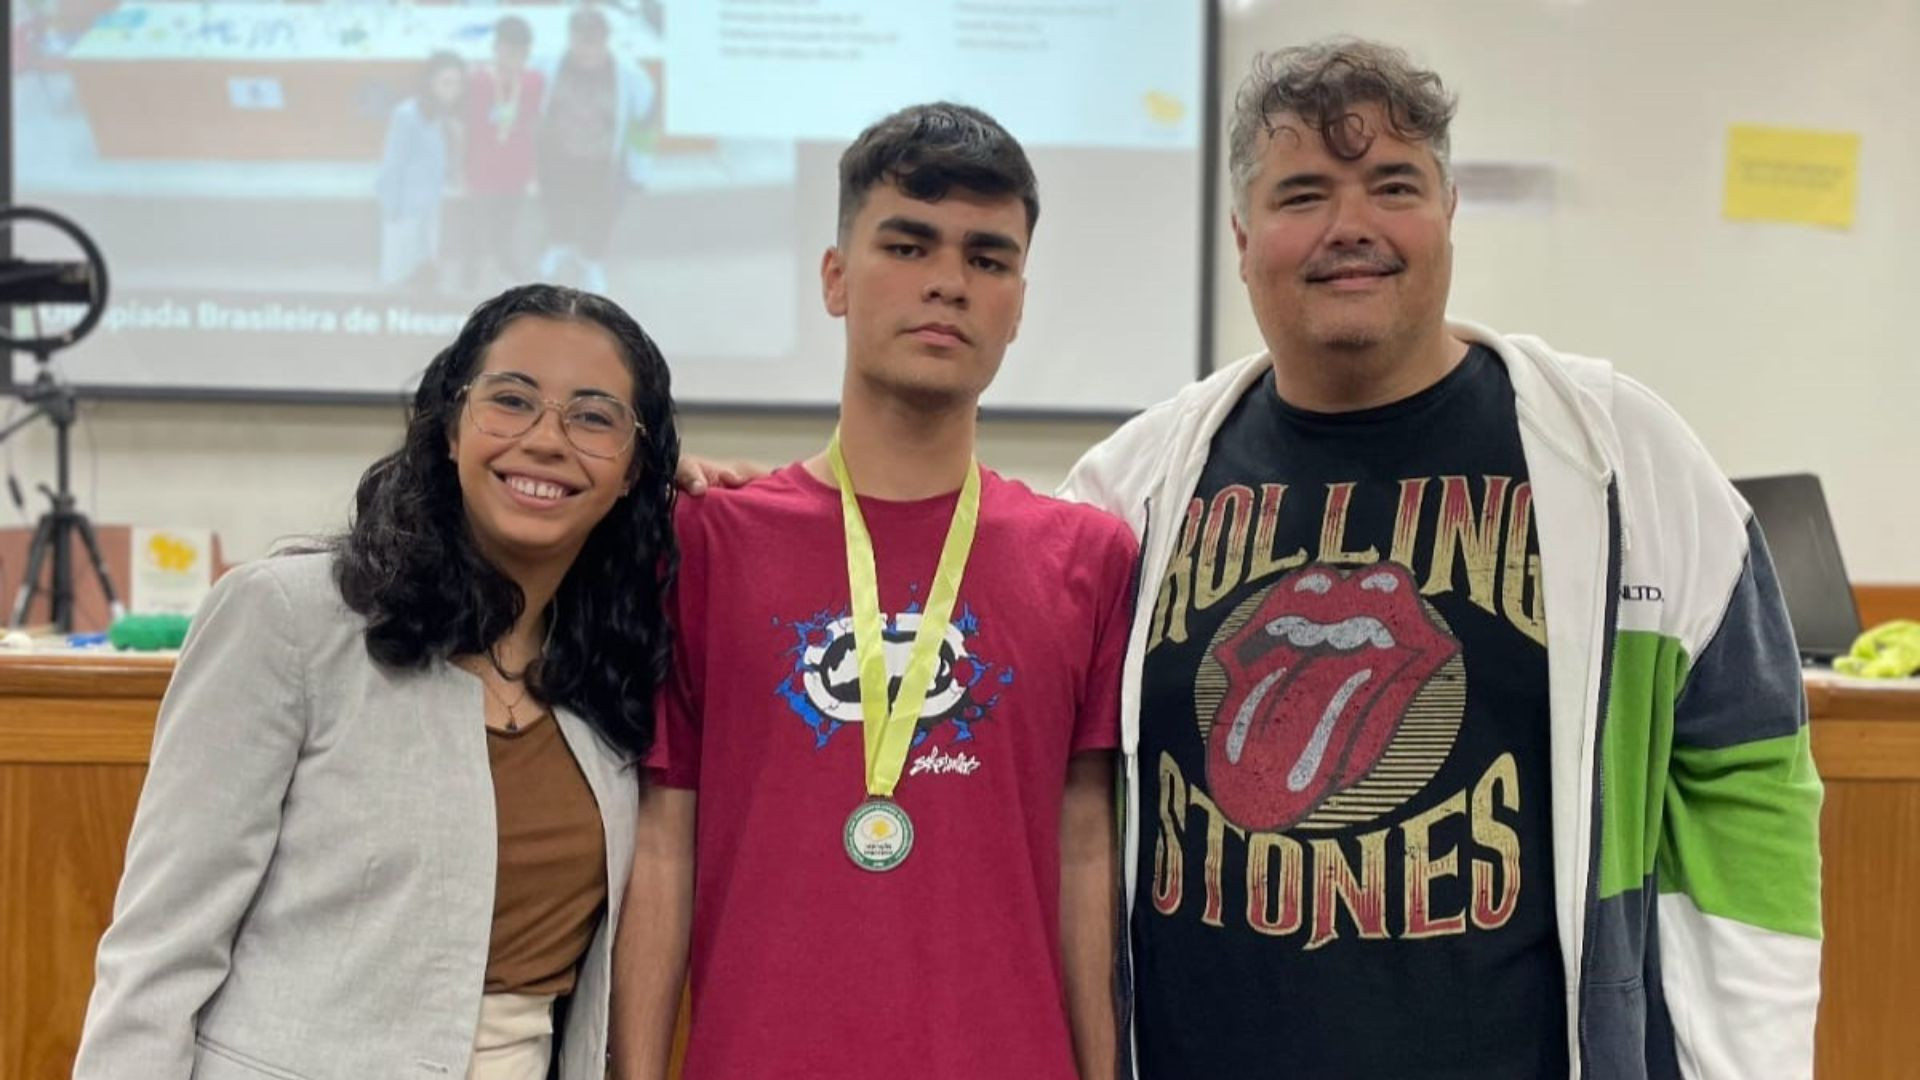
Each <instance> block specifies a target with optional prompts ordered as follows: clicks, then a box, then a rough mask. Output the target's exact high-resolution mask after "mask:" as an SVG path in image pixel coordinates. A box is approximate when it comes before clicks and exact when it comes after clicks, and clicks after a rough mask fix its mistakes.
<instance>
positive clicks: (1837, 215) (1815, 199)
mask: <svg viewBox="0 0 1920 1080" xmlns="http://www.w3.org/2000/svg"><path fill="white" fill-rule="evenodd" d="M1859 186H1860V136H1858V135H1853V134H1848V133H1845V132H1832V131H1798V130H1794V129H1792V128H1774V127H1757V126H1754V125H1749V124H1735V125H1733V126H1732V127H1730V128H1728V129H1727V191H1726V207H1725V210H1724V213H1725V214H1726V216H1727V217H1728V218H1729V219H1731V220H1734V221H1786V222H1793V223H1795V224H1803V225H1830V226H1833V227H1834V228H1840V229H1845V228H1850V227H1852V225H1853V201H1854V194H1855V192H1856V191H1857V190H1858V188H1859Z"/></svg>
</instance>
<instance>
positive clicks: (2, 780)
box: [0, 656, 1920, 1080]
mask: <svg viewBox="0 0 1920 1080" xmlns="http://www.w3.org/2000/svg"><path fill="white" fill-rule="evenodd" d="M170 671H171V663H170V661H167V660H164V659H144V658H121V657H112V656H105V657H99V658H89V659H85V660H80V659H35V658H29V657H10V656H0V1077H5V1078H7V1080H14V1078H20V1080H42V1078H55V1077H65V1076H66V1075H67V1074H68V1073H69V1072H70V1070H71V1068H72V1061H73V1052H74V1048H75V1046H76V1045H77V1043H78V1039H79V1033H80V1022H81V1018H82V1017H83V1015H84V1014H85V1012H86V1002H87V995H88V993H89V992H90V990H91V988H92V984H93V951H94V945H95V942H96V941H97V940H98V939H99V936H100V933H101V931H102V930H104V929H105V928H106V925H107V921H108V918H109V917H110V915H111V914H112V910H113V893H114V889H115V887H116V886H117V884H118V882H119V879H120V862H121V858H122V855H123V854H124V852H125V849H126V841H127V831H128V829H129V828H130V827H131V824H132V819H133V809H134V804H135V802H136V800H137V798H138V796H139V791H140V783H141V780H142V778H143V776H144V775H145V768H144V764H145V762H146V756H147V750H148V747H149V744H150V743H151V741H152V733H153V719H154V715H155V713H156V712H157V711H158V708H159V701H160V695H161V693H162V691H163V690H164V689H165V687H166V681H167V677H168V674H169V672H170ZM1807 697H1808V704H1809V706H1810V707H1811V711H1812V715H1813V751H1814V756H1815V758H1816V759H1817V760H1818V762H1819V764H1820V770H1821V773H1822V775H1823V776H1824V778H1825V779H1826V783H1827V803H1826V812H1825V815H1824V818H1823V820H1822V823H1821V840H1822V844H1823V846H1824V849H1825V852H1824V854H1825V863H1824V873H1823V877H1824V881H1825V893H1826V925H1827V939H1826V967H1825V972H1824V974H1823V981H1824V984H1825V992H1824V995H1823V998H1822V1002H1821V1013H1820V1029H1819V1035H1818V1039H1819V1072H1818V1075H1819V1076H1820V1078H1821V1080H1856V1078H1859V1080H1879V1078H1882V1077H1895V1076H1903V1075H1911V1070H1912V1069H1913V1068H1914V1067H1915V1061H1916V1055H1920V921H1917V920H1915V919H1914V918H1913V913H1914V912H1916V911H1920V688H1898V689H1896V688H1894V687H1887V686H1871V685H1869V686H1863V685H1860V684H1858V683H1853V682H1839V681H1833V680H1825V681H1823V680H1810V681H1809V685H1808V694H1807Z"/></svg>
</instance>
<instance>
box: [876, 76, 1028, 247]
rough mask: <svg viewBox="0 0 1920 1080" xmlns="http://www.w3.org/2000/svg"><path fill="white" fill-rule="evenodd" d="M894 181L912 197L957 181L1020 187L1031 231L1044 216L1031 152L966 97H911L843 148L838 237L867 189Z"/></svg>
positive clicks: (977, 188) (929, 195) (937, 194)
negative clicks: (958, 101)
mask: <svg viewBox="0 0 1920 1080" xmlns="http://www.w3.org/2000/svg"><path fill="white" fill-rule="evenodd" d="M889 183H890V184H894V185H896V186H898V187H899V188H900V190H901V191H902V192H905V193H906V194H907V195H908V196H909V197H911V198H915V199H920V200H923V201H925V202H939V201H940V200H941V199H943V198H946V195H947V192H948V191H950V190H952V189H953V188H956V187H957V188H961V189H963V190H966V191H971V192H973V193H975V194H978V195H986V196H988V197H992V196H997V195H1017V196H1019V198H1020V202H1021V203H1022V204H1023V205H1025V206H1026V208H1027V232H1028V234H1029V235H1031V234H1032V232H1033V226H1034V223H1035V222H1037V221H1039V220H1040V189H1039V185H1038V184H1037V183H1036V182H1035V181H1034V178H1033V166H1032V165H1030V164H1028V163H1027V152H1026V151H1025V150H1022V149H1021V148H1020V143H1019V142H1018V141H1017V140H1015V139H1014V137H1013V136H1012V135H1009V134H1007V129H1006V128H1003V127H1001V126H1000V123H999V121H997V120H995V119H994V118H993V117H991V116H988V115H987V114H986V113H984V112H981V111H980V110H979V109H976V108H973V107H971V106H968V105H955V104H953V103H952V102H948V101H936V102H933V103H931V104H927V105H909V106H908V107H906V108H904V109H901V110H900V111H899V112H896V113H894V114H893V115H891V116H888V117H886V118H885V119H883V120H880V121H879V122H877V123H875V124H874V125H872V126H871V127H869V128H867V130H865V131H863V132H861V133H860V137H859V138H857V139H855V140H853V145H852V146H849V147H847V152H846V153H844V154H842V155H840V239H841V242H842V243H845V241H846V238H847V234H848V232H849V231H850V230H851V229H852V228H853V219H854V218H855V217H856V216H858V215H859V213H860V208H861V207H862V206H865V205H866V202H867V192H869V191H872V190H873V189H874V187H875V186H877V185H880V184H889Z"/></svg>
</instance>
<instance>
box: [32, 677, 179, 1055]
mask: <svg viewBox="0 0 1920 1080" xmlns="http://www.w3.org/2000/svg"><path fill="white" fill-rule="evenodd" d="M172 672H173V662H172V661H171V660H167V659H150V658H143V657H126V658H122V657H114V656H102V657H98V658H89V659H86V660H78V659H34V658H31V657H21V656H0V1077H7V1078H9V1080H14V1078H18V1080H43V1078H45V1080H53V1078H56V1077H66V1076H68V1075H69V1074H70V1073H71V1072H72V1071H73V1052H74V1049H75V1047H76V1046H77V1045H78V1044H79V1038H80V1021H81V1018H82V1017H83V1016H84V1015H85V1014H86V1009H87V995H88V993H90V992H91V991H92V989H93V950H94V943H95V942H97V941H98V940H99V938H100V932H101V931H103V930H105V929H106V927H107V920H108V918H109V917H110V916H111V915H112V913H113V893H114V889H115V888H116V887H118V885H119V883H120V861H121V858H122V856H124V855H125V853H126V847H127V832H128V830H129V829H130V828H132V825H133V808H134V804H135V803H136V802H137V801H138V799H139V797H140V784H141V781H142V780H143V779H144V778H145V776H146V773H147V769H146V761H147V750H148V748H149V746H150V745H151V744H152V742H153V718H154V714H155V713H156V712H157V711H158V710H159V706H160V695H161V693H162V692H163V691H165V690H166V686H167V679H168V678H169V676H170V675H171V674H172Z"/></svg>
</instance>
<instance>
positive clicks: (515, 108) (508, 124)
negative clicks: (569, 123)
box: [466, 67, 546, 195]
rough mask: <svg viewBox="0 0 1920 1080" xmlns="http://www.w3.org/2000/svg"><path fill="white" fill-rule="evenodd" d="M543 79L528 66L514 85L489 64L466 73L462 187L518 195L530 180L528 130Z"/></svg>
mask: <svg viewBox="0 0 1920 1080" xmlns="http://www.w3.org/2000/svg"><path fill="white" fill-rule="evenodd" d="M545 91H546V82H545V80H543V79H542V78H541V77H540V73H539V72H537V71H533V70H531V69H523V70H522V71H521V72H520V83H519V86H518V88H513V87H506V86H502V85H501V84H500V83H499V81H498V78H497V75H496V73H495V71H494V69H493V68H492V67H482V68H478V69H476V70H475V71H474V72H473V74H472V75H470V76H469V77H468V78H467V117H466V120H467V132H466V146H467V171H466V182H467V190H469V191H471V192H473V193H474V194H476V195H523V194H525V193H526V190H527V185H528V184H529V183H531V182H532V180H533V150H534V146H533V134H534V128H535V127H537V126H538V125H539V122H540V108H541V101H540V99H541V97H542V95H543V94H544V93H545Z"/></svg>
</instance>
